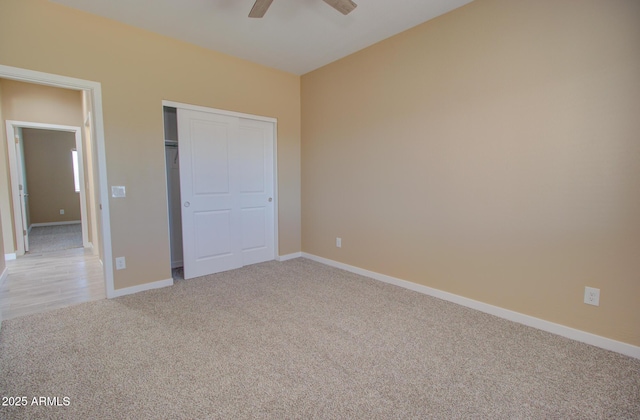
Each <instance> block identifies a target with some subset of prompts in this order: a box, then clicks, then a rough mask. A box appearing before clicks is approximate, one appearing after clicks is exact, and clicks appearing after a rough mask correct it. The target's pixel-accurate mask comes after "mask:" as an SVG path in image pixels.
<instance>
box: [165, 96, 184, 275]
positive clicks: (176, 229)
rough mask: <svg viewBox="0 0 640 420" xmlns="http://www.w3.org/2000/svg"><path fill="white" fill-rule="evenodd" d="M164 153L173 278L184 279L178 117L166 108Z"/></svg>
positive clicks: (172, 109) (174, 110) (175, 111)
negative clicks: (181, 271)
mask: <svg viewBox="0 0 640 420" xmlns="http://www.w3.org/2000/svg"><path fill="white" fill-rule="evenodd" d="M164 153H165V162H166V173H167V197H168V205H169V241H170V244H171V269H172V272H173V276H174V278H175V277H178V278H182V276H181V275H180V274H181V273H180V270H176V269H179V268H181V267H182V266H183V261H184V259H183V256H182V214H181V205H180V159H179V155H178V117H177V110H176V108H171V107H166V106H165V107H164Z"/></svg>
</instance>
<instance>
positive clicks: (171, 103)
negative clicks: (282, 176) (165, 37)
mask: <svg viewBox="0 0 640 420" xmlns="http://www.w3.org/2000/svg"><path fill="white" fill-rule="evenodd" d="M162 106H163V107H165V106H168V107H171V108H181V109H186V110H190V111H201V112H210V113H213V114H218V115H227V116H231V117H238V118H246V119H249V120H256V121H266V122H270V123H273V241H274V244H273V246H274V248H273V251H274V254H275V258H276V259H277V258H278V256H279V255H280V248H279V246H278V244H279V239H278V238H279V235H278V202H279V201H280V200H279V199H278V119H277V118H272V117H264V116H261V115H254V114H245V113H242V112H235V111H227V110H225V109H217V108H208V107H204V106H200V105H191V104H185V103H181V102H174V101H165V100H163V101H162ZM161 111H162V109H161ZM163 140H164V139H163ZM158 144H159V145H160V144H161V145H162V147H163V148H164V141H162V142H158ZM179 145H180V139H178V148H179V147H180V146H179ZM165 176H166V174H165ZM166 207H167V220H169V207H168V203H167V206H166Z"/></svg>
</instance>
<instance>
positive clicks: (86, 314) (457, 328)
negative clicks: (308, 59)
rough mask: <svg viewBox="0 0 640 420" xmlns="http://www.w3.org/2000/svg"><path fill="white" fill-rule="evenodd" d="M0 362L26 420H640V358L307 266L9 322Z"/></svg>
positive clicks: (12, 411) (0, 334) (223, 277)
mask: <svg viewBox="0 0 640 420" xmlns="http://www.w3.org/2000/svg"><path fill="white" fill-rule="evenodd" d="M0 369H1V372H2V374H1V375H0V395H2V396H25V397H27V401H28V405H27V406H26V407H14V408H9V407H0V417H2V418H11V419H33V418H38V419H43V418H65V419H87V418H94V419H132V418H137V419H141V418H158V419H160V418H166V419H169V418H171V419H196V418H220V419H223V418H224V419H227V418H233V419H237V418H274V419H281V418H340V419H342V418H366V419H370V418H380V419H388V418H398V419H405V418H439V419H451V418H464V419H467V418H486V419H518V418H520V419H522V418H527V419H531V418H535V419H542V418H544V419H570V418H575V419H590V418H594V419H595V418H598V419H600V418H614V419H638V418H640V360H636V359H632V358H629V357H626V356H622V355H619V354H616V353H613V352H608V351H605V350H601V349H598V348H595V347H591V346H588V345H586V344H582V343H578V342H575V341H571V340H568V339H565V338H562V337H559V336H554V335H552V334H549V333H546V332H542V331H539V330H535V329H532V328H529V327H525V326H522V325H519V324H515V323H512V322H509V321H505V320H502V319H499V318H496V317H493V316H490V315H487V314H483V313H480V312H476V311H473V310H471V309H468V308H464V307H461V306H457V305H455V304H452V303H448V302H445V301H441V300H438V299H435V298H431V297H428V296H424V295H421V294H418V293H415V292H411V291H408V290H405V289H401V288H398V287H394V286H391V285H388V284H385V283H380V282H377V281H374V280H370V279H366V278H363V277H360V276H357V275H354V274H351V273H348V272H344V271H341V270H337V269H334V268H331V267H326V266H323V265H321V264H318V263H316V262H313V261H309V260H305V259H301V258H299V259H296V260H291V261H287V262H284V263H278V262H268V263H263V264H258V265H254V266H250V267H245V268H242V269H240V270H235V271H231V272H227V273H221V274H217V275H212V276H207V277H203V278H198V279H193V280H186V281H179V282H177V283H176V285H175V286H173V287H169V288H164V289H158V290H153V291H148V292H144V293H139V294H136V295H131V296H125V297H122V298H118V299H113V300H104V301H99V302H91V303H87V304H82V305H79V306H75V307H71V308H66V309H61V310H57V311H53V312H50V313H46V314H38V315H31V316H27V317H23V318H16V319H12V320H9V321H4V322H3V323H2V330H1V331H0ZM33 397H58V398H59V401H60V404H62V406H53V407H51V406H50V407H44V406H38V405H31V403H32V402H33ZM64 397H68V402H69V404H68V405H67V406H64V402H65V401H67V400H64V399H63V398H64ZM36 401H37V400H36ZM51 401H53V400H51Z"/></svg>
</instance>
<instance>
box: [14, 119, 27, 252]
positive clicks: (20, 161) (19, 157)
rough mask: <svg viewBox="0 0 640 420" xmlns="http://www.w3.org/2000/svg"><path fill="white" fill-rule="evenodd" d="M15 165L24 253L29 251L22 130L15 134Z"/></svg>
mask: <svg viewBox="0 0 640 420" xmlns="http://www.w3.org/2000/svg"><path fill="white" fill-rule="evenodd" d="M15 148H16V164H17V166H18V195H19V197H20V213H21V214H22V237H23V238H24V251H25V252H28V251H29V201H28V200H29V190H28V188H27V172H26V170H25V165H24V143H23V142H22V130H19V131H18V133H16V142H15Z"/></svg>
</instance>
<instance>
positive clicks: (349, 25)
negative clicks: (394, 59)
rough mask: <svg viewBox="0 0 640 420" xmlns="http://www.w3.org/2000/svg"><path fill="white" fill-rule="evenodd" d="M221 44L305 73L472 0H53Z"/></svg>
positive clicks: (173, 34) (208, 44) (232, 51)
mask: <svg viewBox="0 0 640 420" xmlns="http://www.w3.org/2000/svg"><path fill="white" fill-rule="evenodd" d="M53 1H55V2H56V3H60V4H63V5H66V6H69V7H73V8H76V9H80V10H84V11H86V12H89V13H93V14H96V15H100V16H104V17H107V18H110V19H114V20H117V21H120V22H124V23H127V24H129V25H133V26H137V27H139V28H143V29H147V30H149V31H152V32H156V33H160V34H163V35H166V36H169V37H172V38H176V39H180V40H182V41H186V42H189V43H192V44H196V45H199V46H201V47H204V48H208V49H211V50H215V51H220V52H223V53H226V54H229V55H233V56H236V57H240V58H244V59H246V60H249V61H253V62H256V63H260V64H264V65H266V66H269V67H274V68H277V69H280V70H284V71H287V72H290V73H294V74H297V75H301V74H304V73H307V72H309V71H311V70H315V69H317V68H318V67H322V66H324V65H325V64H329V63H331V62H332V61H335V60H338V59H340V58H342V57H345V56H347V55H349V54H351V53H354V52H356V51H358V50H361V49H362V48H365V47H368V46H369V45H372V44H375V43H376V42H378V41H381V40H383V39H385V38H388V37H390V36H392V35H395V34H397V33H400V32H402V31H404V30H406V29H409V28H411V27H413V26H416V25H418V24H420V23H422V22H425V21H427V20H429V19H433V18H434V17H436V16H439V15H441V14H444V13H446V12H448V11H450V10H453V9H455V8H457V7H460V6H462V5H464V4H467V3H470V2H471V1H472V0H355V2H356V3H357V4H358V7H357V8H356V9H355V10H354V11H353V12H351V13H350V14H349V15H347V16H343V15H342V14H340V13H339V12H337V11H336V10H334V9H332V8H331V7H330V6H329V5H327V4H326V3H324V2H323V1H322V0H274V1H273V4H272V5H271V8H270V9H269V10H268V11H267V14H266V15H265V17H264V18H262V19H250V18H248V17H247V16H248V14H249V11H250V10H251V7H252V6H253V3H254V0H109V1H105V0H53Z"/></svg>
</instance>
